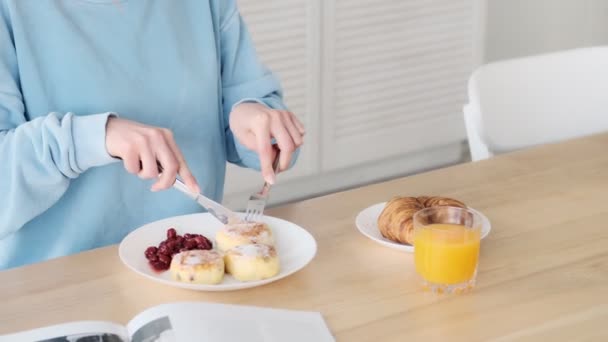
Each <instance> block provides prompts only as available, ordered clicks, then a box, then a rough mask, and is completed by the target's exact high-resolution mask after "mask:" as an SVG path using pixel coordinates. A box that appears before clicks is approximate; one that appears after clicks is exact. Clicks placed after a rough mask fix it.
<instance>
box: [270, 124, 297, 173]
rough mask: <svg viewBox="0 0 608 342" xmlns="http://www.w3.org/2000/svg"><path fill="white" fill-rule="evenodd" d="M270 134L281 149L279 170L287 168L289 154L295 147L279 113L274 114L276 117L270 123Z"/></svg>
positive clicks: (289, 160) (289, 158)
mask: <svg viewBox="0 0 608 342" xmlns="http://www.w3.org/2000/svg"><path fill="white" fill-rule="evenodd" d="M271 134H272V136H273V137H274V138H275V140H276V141H277V145H279V150H281V155H280V157H279V170H287V168H289V164H290V162H291V155H292V154H293V152H294V151H295V148H296V147H295V143H294V141H293V139H292V138H291V135H290V134H289V131H288V130H287V127H286V125H285V122H284V121H283V118H282V115H281V114H276V117H275V119H274V120H273V122H272V124H271Z"/></svg>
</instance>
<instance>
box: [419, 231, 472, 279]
mask: <svg viewBox="0 0 608 342" xmlns="http://www.w3.org/2000/svg"><path fill="white" fill-rule="evenodd" d="M480 235H481V234H480V231H479V229H472V228H466V227H465V226H462V225H457V224H430V225H428V226H424V227H423V228H420V229H418V230H416V233H415V236H414V262H415V264H416V271H417V272H418V274H420V275H421V276H422V277H423V278H424V279H425V280H426V281H428V282H430V283H435V284H459V283H463V282H466V281H469V280H471V279H472V278H473V276H474V274H475V270H476V269H477V260H478V258H479V244H480Z"/></svg>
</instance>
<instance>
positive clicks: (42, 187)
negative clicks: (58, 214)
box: [0, 4, 115, 239]
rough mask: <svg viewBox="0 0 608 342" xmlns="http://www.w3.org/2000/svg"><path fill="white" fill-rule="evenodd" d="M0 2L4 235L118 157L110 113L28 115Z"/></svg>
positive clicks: (0, 212)
mask: <svg viewBox="0 0 608 342" xmlns="http://www.w3.org/2000/svg"><path fill="white" fill-rule="evenodd" d="M2 6H3V4H0V198H2V200H1V201H0V239H1V238H4V237H6V236H7V235H9V234H11V233H13V232H15V231H17V230H18V229H20V228H21V227H23V225H25V224H26V223H27V222H28V221H30V220H31V219H33V218H34V217H36V216H38V215H40V214H41V213H43V212H44V211H45V210H47V209H48V208H50V207H51V206H52V205H53V204H54V203H56V202H57V200H58V199H59V198H61V196H62V195H63V194H64V193H65V191H66V190H67V188H68V186H69V183H70V179H73V178H76V177H78V175H79V174H81V173H83V172H84V171H86V170H87V169H89V168H91V167H95V166H100V165H104V164H107V163H110V162H112V161H114V160H115V159H114V158H112V157H111V156H110V155H109V154H108V153H107V151H106V148H105V127H106V122H107V118H108V116H109V115H111V114H110V113H100V114H94V115H85V116H78V115H75V114H74V113H54V112H53V113H48V114H47V115H46V116H43V117H38V118H35V119H32V120H26V117H27V116H26V113H25V106H24V101H23V97H22V94H21V91H20V85H19V75H18V67H17V59H16V53H15V47H14V43H13V39H12V35H11V28H10V22H9V18H8V16H7V15H6V14H7V13H6V11H5V10H4V8H3V7H2Z"/></svg>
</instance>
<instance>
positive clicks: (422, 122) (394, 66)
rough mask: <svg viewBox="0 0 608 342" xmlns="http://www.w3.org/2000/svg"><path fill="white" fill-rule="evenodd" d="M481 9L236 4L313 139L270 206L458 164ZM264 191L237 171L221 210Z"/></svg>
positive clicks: (465, 2) (437, 0)
mask: <svg viewBox="0 0 608 342" xmlns="http://www.w3.org/2000/svg"><path fill="white" fill-rule="evenodd" d="M476 1H479V0H382V1H374V0H239V1H238V3H239V8H240V10H241V13H242V15H243V17H244V19H245V21H246V23H247V25H248V27H249V30H250V31H251V33H252V36H253V39H254V42H255V43H256V47H257V50H258V53H259V55H260V56H261V58H262V60H263V61H264V62H265V63H266V64H267V65H268V66H269V67H270V68H271V69H272V70H274V71H275V72H276V73H277V74H278V75H279V77H280V78H281V80H282V83H283V86H284V88H285V98H286V103H287V105H288V106H289V107H290V109H291V110H293V111H294V112H295V113H296V114H297V115H298V116H299V117H300V118H301V120H302V121H303V122H304V124H305V125H306V128H307V133H306V137H305V147H304V149H303V153H302V155H301V157H300V160H299V162H298V164H297V166H296V167H295V168H294V169H293V170H291V171H290V172H288V173H286V174H284V175H282V176H281V178H280V179H279V184H278V185H277V186H275V187H274V188H273V191H272V196H271V204H274V203H279V202H283V201H290V200H293V199H298V198H302V197H305V196H311V195H315V194H320V193H325V192H328V191H335V190H338V189H341V188H346V187H351V186H356V185H359V184H361V183H364V182H372V181H376V180H379V179H382V178H388V177H393V176H398V175H403V174H406V173H411V172H413V171H417V170H423V169H427V168H432V167H438V166H442V165H446V164H449V163H454V162H457V161H459V160H461V158H462V154H461V153H462V144H461V143H462V141H464V139H465V130H464V123H463V120H462V114H461V113H462V105H463V104H464V103H465V102H466V101H465V100H466V81H467V78H468V76H469V75H470V72H471V71H472V68H473V66H474V63H475V62H476V60H475V57H477V56H475V54H474V52H475V50H474V44H475V43H476V41H475V39H476V38H477V37H476V32H474V29H475V22H476V21H475V19H476V18H474V17H475V13H476V12H475V11H474V10H475V9H476V8H475V3H476ZM260 185H261V177H260V175H259V174H257V173H256V172H253V171H250V170H244V169H239V168H236V167H234V166H230V167H229V169H228V172H227V183H226V192H225V203H226V204H227V205H229V206H231V207H234V208H236V209H241V208H242V207H243V206H244V205H245V203H246V199H247V195H248V194H249V193H250V192H251V191H253V190H254V189H256V188H258V187H259V186H260Z"/></svg>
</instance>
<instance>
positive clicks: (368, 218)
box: [355, 202, 492, 252]
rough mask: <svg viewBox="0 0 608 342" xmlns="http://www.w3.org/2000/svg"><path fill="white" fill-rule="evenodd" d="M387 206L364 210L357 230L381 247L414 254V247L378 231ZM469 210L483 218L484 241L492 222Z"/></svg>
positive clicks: (380, 205)
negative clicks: (379, 219)
mask: <svg viewBox="0 0 608 342" xmlns="http://www.w3.org/2000/svg"><path fill="white" fill-rule="evenodd" d="M385 205H386V202H382V203H377V204H374V205H372V206H370V207H367V208H365V209H363V210H362V211H361V212H360V213H359V214H358V215H357V218H356V219H355V224H356V225H357V229H359V232H361V234H363V235H365V236H366V237H368V238H370V239H372V240H373V241H375V242H377V243H379V244H381V245H384V246H386V247H389V248H394V249H397V250H400V251H404V252H413V251H414V246H412V245H406V244H401V243H397V242H394V241H392V240H389V239H387V238H385V237H384V236H382V234H381V233H380V230H379V229H378V217H379V216H380V213H382V210H383V209H384V206H385ZM469 209H471V210H472V211H474V212H475V213H477V214H479V216H481V219H482V220H483V224H482V227H481V238H482V239H483V238H485V237H486V236H487V235H488V234H489V233H490V230H491V229H492V225H491V224H490V220H489V219H488V218H487V217H486V216H485V215H484V214H482V213H480V212H479V211H477V210H475V209H473V208H469Z"/></svg>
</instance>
